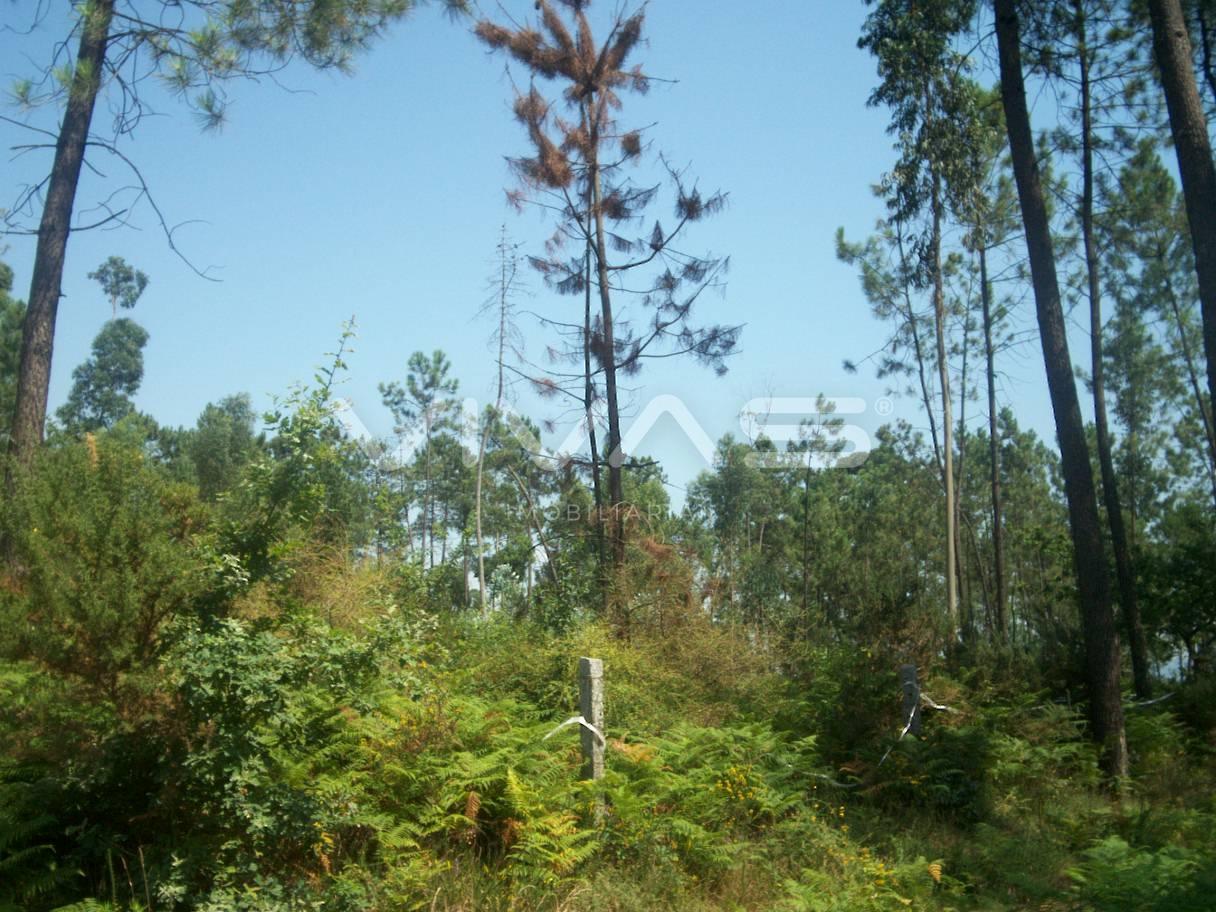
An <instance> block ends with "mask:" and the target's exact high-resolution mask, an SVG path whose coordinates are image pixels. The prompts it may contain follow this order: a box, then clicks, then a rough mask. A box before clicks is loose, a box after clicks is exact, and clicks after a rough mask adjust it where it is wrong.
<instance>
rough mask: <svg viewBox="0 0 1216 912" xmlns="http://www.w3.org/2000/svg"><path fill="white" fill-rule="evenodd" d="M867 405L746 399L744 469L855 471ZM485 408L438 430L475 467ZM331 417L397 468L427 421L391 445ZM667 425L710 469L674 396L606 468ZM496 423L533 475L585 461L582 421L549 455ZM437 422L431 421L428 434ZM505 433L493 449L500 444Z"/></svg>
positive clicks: (661, 400)
mask: <svg viewBox="0 0 1216 912" xmlns="http://www.w3.org/2000/svg"><path fill="white" fill-rule="evenodd" d="M866 410H867V403H866V400H864V399H860V398H856V397H825V396H816V397H764V398H757V399H751V400H749V401H748V402H746V403H745V404H744V406H743V407H742V408H741V409H740V410H739V416H738V420H739V429H740V431H741V432H742V434H743V439H744V440H745V441H746V442H747V443H749V444H750V446H751V452H749V453H748V457H747V462H748V464H749V465H751V466H753V467H755V468H760V469H791V468H811V469H816V470H821V469H831V468H839V467H845V466H848V467H852V466H857V465H860V464H861V463H862V462H864V461H865V459H866V458H867V457H868V456H869V453H870V449H871V442H870V436H869V434H868V433H867V432H866V430H865V429H864V428H862V427H861V426H859V425H857V424H854V423H852V422H851V421H850V420H849V419H851V418H853V417H854V416H859V415H863V414H865V413H866ZM874 410H875V412H876V413H878V414H879V415H889V414H890V413H891V411H892V407H891V401H890V400H889V399H880V400H879V401H878V402H876V403H875V406H874ZM483 416H484V405H483V404H482V403H480V402H478V401H477V400H476V399H472V398H466V399H464V400H462V401H461V402H460V403H458V404H455V403H454V404H452V405H451V406H449V407H448V408H447V410H446V414H445V416H444V417H445V421H444V424H445V425H446V426H447V427H449V428H451V429H452V430H454V431H455V433H456V436H457V437H458V438H459V440H460V442H461V446H462V448H463V450H464V458H465V461H466V464H468V465H470V466H472V465H476V463H477V454H478V452H479V451H480V449H481V434H482V420H483ZM335 417H336V419H337V420H338V422H339V424H340V425H341V426H342V427H343V429H344V430H345V432H346V434H347V436H348V437H349V438H350V439H352V440H354V441H356V442H357V443H359V444H360V445H361V446H363V448H364V450H365V452H367V453H368V455H370V456H373V457H375V458H387V459H389V460H391V461H393V462H396V463H398V464H405V463H407V462H409V461H411V460H412V459H413V457H414V455H415V454H416V453H417V452H419V451H420V450H421V449H422V448H423V447H424V446H425V445H426V439H427V432H426V422H425V421H419V422H418V423H417V425H416V426H415V427H413V428H411V429H410V431H409V432H407V433H405V434H403V435H401V436H400V437H398V438H397V439H396V440H394V441H393V443H392V444H391V445H385V444H384V443H382V442H381V441H380V440H379V439H378V438H377V437H376V436H375V435H373V434H372V433H371V432H370V431H369V430H368V428H367V425H366V424H364V422H363V421H362V419H361V418H360V417H359V414H358V412H357V411H356V410H355V407H354V404H353V403H352V402H351V401H350V400H348V399H343V400H339V401H338V403H337V406H336V409H335ZM665 418H670V419H671V420H672V422H674V424H675V426H676V427H677V428H679V430H680V433H681V434H682V435H683V436H684V437H685V439H686V440H687V441H688V442H689V443H690V444H691V445H692V448H693V450H695V451H696V453H697V455H698V456H699V457H700V459H701V460H702V461H703V462H704V464H705V467H706V468H710V469H712V468H713V467H714V464H715V461H716V455H717V447H716V446H715V445H714V442H713V439H712V438H711V437H710V435H709V433H708V432H707V431H706V430H705V427H704V426H703V425H702V424H701V422H699V421H698V420H697V419H696V417H695V416H694V415H693V413H692V411H691V410H690V409H689V408H688V406H687V405H686V404H685V402H684V401H683V400H682V399H680V398H679V397H678V396H673V395H671V394H666V393H665V394H661V395H658V396H655V397H653V398H652V399H650V400H649V401H647V403H646V404H645V406H643V408H642V410H641V411H640V412H638V413H637V415H636V416H635V417H634V418H633V419H632V420H631V421H630V422H629V424H628V426H627V427H626V428H625V430H624V432H623V433H622V435H621V445H620V447H618V448H617V449H616V451H615V452H612V453H609V454H607V462H608V463H609V464H610V465H612V466H613V467H619V466H621V465H623V464H624V463H625V461H626V460H627V459H628V454H631V453H637V452H639V451H640V450H641V448H642V446H643V443H644V441H645V439H646V437H647V435H649V434H650V433H651V432H652V431H653V430H654V428H655V426H656V425H658V424H659V422H661V421H662V420H663V419H665ZM498 419H499V421H500V423H501V425H502V428H503V429H504V433H505V436H506V438H507V440H509V441H510V442H511V443H512V444H514V445H516V446H518V447H519V448H520V449H521V450H522V451H524V452H525V453H527V454H528V455H529V458H530V459H531V460H532V462H533V464H534V465H536V467H537V468H539V469H541V470H545V471H557V470H559V469H560V468H561V467H563V466H564V465H567V464H569V463H570V462H571V461H575V460H580V459H581V460H583V461H585V460H586V458H587V457H588V454H589V450H590V438H589V436H588V434H587V426H586V422H579V423H576V424H575V425H574V426H573V427H572V428H570V430H569V431H568V432H567V433H566V435H565V437H564V438H562V439H561V441H560V442H559V443H558V444H557V446H556V448H553V449H550V448H548V447H546V446H545V445H544V443H543V442H542V441H541V439H540V437H539V435H538V434H537V432H536V430H535V428H534V426H533V425H532V424H530V423H529V422H528V421H527V420H526V419H525V418H524V417H523V416H522V415H520V414H519V413H518V412H516V411H515V410H514V409H513V408H512V407H511V406H510V405H504V406H503V407H502V408H501V409H500V410H499V413H498ZM434 426H435V423H434V422H432V428H433V427H434ZM503 436H504V435H503V434H500V435H499V437H498V441H497V442H498V445H500V446H501V445H503V444H504V443H505V442H506V441H504V440H503Z"/></svg>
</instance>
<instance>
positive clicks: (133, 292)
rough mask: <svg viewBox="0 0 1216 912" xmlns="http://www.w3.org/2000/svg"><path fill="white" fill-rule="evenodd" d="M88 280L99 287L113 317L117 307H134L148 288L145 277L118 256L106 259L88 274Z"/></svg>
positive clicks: (116, 312) (115, 314) (116, 313)
mask: <svg viewBox="0 0 1216 912" xmlns="http://www.w3.org/2000/svg"><path fill="white" fill-rule="evenodd" d="M89 278H90V279H93V280H94V281H95V282H97V284H99V285H100V286H101V290H102V291H103V292H104V293H105V296H106V299H107V300H108V301H109V302H110V307H111V308H112V309H113V312H114V316H115V317H117V316H118V308H119V307H122V308H124V309H127V310H129V309H130V308H132V307H134V306H135V302H136V301H138V300H139V298H140V296H141V295H142V294H143V293H144V289H145V288H147V287H148V277H147V275H145V274H144V273H143V272H141V271H140V270H138V269H136V268H135V267H134V266H132V265H131V264H130V263H128V262H127V261H126V260H124V259H123V258H122V257H118V256H112V257H110V258H108V259H107V260H106V261H105V262H104V263H102V264H101V265H100V266H98V267H97V269H96V270H94V271H93V272H90V273H89Z"/></svg>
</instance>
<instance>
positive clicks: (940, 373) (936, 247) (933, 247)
mask: <svg viewBox="0 0 1216 912" xmlns="http://www.w3.org/2000/svg"><path fill="white" fill-rule="evenodd" d="M931 205H932V209H933V213H932V219H933V225H932V234H931V235H930V239H929V244H930V254H929V255H930V257H931V258H932V261H933V262H932V268H933V329H934V333H935V334H936V336H937V377H938V383H939V384H940V385H941V396H942V457H943V462H942V479H943V481H944V482H945V486H946V616H947V617H948V618H949V619H950V641H951V646H954V645H955V643H956V642H957V640H958V630H959V616H958V550H957V549H958V530H957V528H956V526H957V522H956V520H957V518H958V516H957V513H956V509H955V504H954V418H953V415H952V414H951V404H950V362H949V360H948V359H947V357H946V293H945V288H944V286H943V284H942V202H941V180H940V178H938V177H937V176H936V175H935V176H934V178H933V198H932V201H931Z"/></svg>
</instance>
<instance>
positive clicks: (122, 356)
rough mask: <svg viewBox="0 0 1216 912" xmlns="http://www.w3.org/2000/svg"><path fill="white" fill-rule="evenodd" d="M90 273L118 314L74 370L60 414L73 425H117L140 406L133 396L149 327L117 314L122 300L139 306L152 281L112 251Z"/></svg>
mask: <svg viewBox="0 0 1216 912" xmlns="http://www.w3.org/2000/svg"><path fill="white" fill-rule="evenodd" d="M89 278H90V279H93V280H94V281H95V282H97V284H98V285H100V286H101V290H102V293H103V294H105V296H106V298H107V299H108V300H109V302H110V307H111V309H112V311H113V313H114V315H115V316H114V318H113V319H111V320H108V321H107V322H106V324H105V325H104V326H103V327H102V328H101V332H99V333H98V334H97V338H95V339H94V340H93V352H92V355H91V356H90V358H89V359H88V360H87V361H85V363H84V364H81V365H80V366H79V367H77V368H76V370H74V371H73V372H72V380H73V383H72V389H71V391H70V392H69V393H68V400H67V402H66V403H65V404H64V405H63V407H62V408H60V409H59V412H58V417H59V420H60V421H61V422H62V423H63V425H64V426H65V427H66V428H67V429H68V430H70V431H77V432H79V431H96V430H100V429H102V428H109V427H113V426H114V424H115V423H117V422H118V421H119V420H121V419H122V418H125V417H126V416H127V415H129V414H131V413H132V412H134V411H135V404H134V403H133V402H132V401H131V397H132V396H134V395H135V393H136V392H137V391H138V390H139V385H140V383H141V382H142V381H143V377H144V355H143V350H144V346H145V345H147V344H148V332H147V330H145V329H144V328H143V327H142V326H140V325H139V324H138V323H136V322H135V321H134V320H129V319H126V318H123V319H118V317H117V314H118V306H119V304H121V305H122V306H123V307H124V308H126V309H130V308H132V307H134V306H135V304H136V302H138V301H139V299H140V297H141V296H142V295H143V293H144V289H145V288H147V287H148V277H147V276H146V275H144V273H142V272H141V271H139V270H138V269H135V268H134V267H132V266H130V265H129V264H128V263H127V262H126V261H125V260H124V259H122V257H115V256H112V257H110V258H109V259H107V260H106V261H105V262H104V263H102V264H101V266H99V267H98V268H97V269H96V270H95V271H93V272H90V273H89Z"/></svg>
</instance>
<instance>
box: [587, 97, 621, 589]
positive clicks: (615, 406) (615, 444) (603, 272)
mask: <svg viewBox="0 0 1216 912" xmlns="http://www.w3.org/2000/svg"><path fill="white" fill-rule="evenodd" d="M596 104H597V105H602V104H604V101H603V99H599V100H597V102H596ZM598 122H599V117H598V116H593V117H592V118H591V124H592V126H591V130H592V139H591V143H590V147H591V148H592V149H596V150H598V148H599V131H598V128H597V126H596V124H597V123H598ZM591 194H592V212H593V215H594V217H595V261H596V277H597V279H598V284H599V291H600V320H601V322H602V324H603V325H602V327H601V332H602V339H601V345H602V346H603V352H602V356H601V359H600V360H601V363H602V364H603V366H604V394H605V397H606V399H607V404H608V441H607V444H606V445H605V447H604V449H605V451H606V452H607V454H608V499H609V501H610V502H611V506H610V512H611V523H612V526H611V535H610V540H611V546H612V569H613V571H614V573H615V572H616V571H619V570H620V569H621V567H622V566H624V563H625V527H624V515H623V513H622V505H623V504H624V502H625V492H624V482H623V477H622V473H621V468H622V464H623V463H624V460H625V454H624V453H623V452H622V451H621V410H620V404H619V402H618V400H617V388H616V345H615V343H614V340H613V322H612V292H611V289H610V288H609V285H608V250H607V243H606V241H605V236H606V231H605V228H604V207H603V199H602V191H601V187H600V169H599V162H598V160H597V161H593V162H592V163H591Z"/></svg>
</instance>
